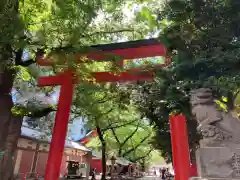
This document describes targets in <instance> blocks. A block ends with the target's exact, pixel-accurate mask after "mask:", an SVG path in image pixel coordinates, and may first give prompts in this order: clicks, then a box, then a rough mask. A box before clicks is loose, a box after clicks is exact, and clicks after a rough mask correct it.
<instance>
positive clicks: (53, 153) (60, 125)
mask: <svg viewBox="0 0 240 180" xmlns="http://www.w3.org/2000/svg"><path fill="white" fill-rule="evenodd" d="M89 49H90V51H89V50H88V51H87V53H86V52H85V53H82V52H81V53H75V54H74V57H75V59H74V60H75V63H83V61H82V59H81V58H82V57H83V56H86V57H88V58H89V59H91V60H93V61H111V58H110V56H109V54H111V55H115V56H118V57H119V58H120V63H119V66H120V67H123V64H124V63H123V61H124V60H125V59H127V60H132V59H138V58H147V57H156V56H163V57H166V50H165V47H164V46H163V45H162V44H161V43H160V42H159V41H158V40H157V39H148V40H138V41H130V42H124V43H115V44H106V45H95V46H91V47H90V48H89ZM66 61H67V59H66ZM37 63H38V64H39V65H40V66H51V65H58V64H59V63H60V62H56V61H53V59H51V57H42V58H39V59H38V60H37ZM63 63H64V62H63ZM166 65H168V61H165V63H164V64H161V65H157V66H156V67H157V68H159V67H163V66H166ZM134 72H136V73H134ZM92 75H93V77H95V79H96V81H97V82H119V81H121V82H125V81H138V80H147V79H152V78H153V77H154V74H153V72H152V70H150V71H146V70H142V69H134V70H133V69H129V70H123V71H121V72H120V73H119V74H117V75H116V74H113V73H112V72H93V73H92ZM76 83H79V82H78V81H76V79H75V76H74V71H73V70H72V69H71V70H69V69H67V70H66V71H64V72H62V73H59V74H57V75H55V76H48V77H41V78H40V79H39V82H38V85H39V86H55V85H60V86H61V89H60V96H59V102H58V109H57V113H56V118H55V125H54V129H53V136H52V141H51V146H50V151H49V156H48V162H47V167H46V172H45V180H57V179H59V174H60V166H61V161H62V155H63V150H64V143H65V138H66V133H67V127H68V119H69V114H70V108H71V104H72V96H73V89H74V84H76Z"/></svg>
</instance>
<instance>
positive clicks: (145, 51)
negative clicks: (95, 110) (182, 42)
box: [37, 44, 166, 66]
mask: <svg viewBox="0 0 240 180" xmlns="http://www.w3.org/2000/svg"><path fill="white" fill-rule="evenodd" d="M165 54H166V49H165V47H164V46H163V45H162V44H157V45H149V46H140V47H137V48H129V49H117V50H113V51H97V50H96V51H95V52H91V54H86V55H83V54H75V58H76V63H83V62H84V61H83V57H84V56H87V58H89V60H94V61H112V60H113V58H112V57H114V56H117V57H118V58H120V59H128V60H133V59H138V58H146V57H155V56H165ZM37 63H38V64H39V65H40V66H53V65H56V63H57V65H60V64H64V61H63V63H60V62H55V61H54V60H53V59H51V58H49V57H41V58H38V59H37ZM120 64H121V63H120Z"/></svg>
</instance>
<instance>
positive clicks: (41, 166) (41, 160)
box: [36, 152, 48, 176]
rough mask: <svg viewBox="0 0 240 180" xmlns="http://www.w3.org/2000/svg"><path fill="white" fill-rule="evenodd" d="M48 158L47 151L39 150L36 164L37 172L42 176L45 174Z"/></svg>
mask: <svg viewBox="0 0 240 180" xmlns="http://www.w3.org/2000/svg"><path fill="white" fill-rule="evenodd" d="M47 159H48V153H47V152H39V154H38V160H37V164H36V173H38V174H39V175H40V176H44V174H45V169H46V164H47Z"/></svg>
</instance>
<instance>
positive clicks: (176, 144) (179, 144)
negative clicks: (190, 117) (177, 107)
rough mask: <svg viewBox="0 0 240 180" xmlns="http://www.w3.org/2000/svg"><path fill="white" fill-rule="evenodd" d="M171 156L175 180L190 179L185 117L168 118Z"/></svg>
mask: <svg viewBox="0 0 240 180" xmlns="http://www.w3.org/2000/svg"><path fill="white" fill-rule="evenodd" d="M169 120H170V128H171V138H172V155H173V165H174V171H175V180H188V179H189V177H190V154H189V144H188V135H187V125H186V119H185V116H183V115H182V114H180V115H177V116H174V115H173V116H170V118H169Z"/></svg>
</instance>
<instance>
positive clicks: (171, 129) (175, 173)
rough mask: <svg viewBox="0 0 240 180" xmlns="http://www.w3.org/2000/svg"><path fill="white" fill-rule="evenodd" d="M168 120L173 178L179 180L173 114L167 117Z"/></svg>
mask: <svg viewBox="0 0 240 180" xmlns="http://www.w3.org/2000/svg"><path fill="white" fill-rule="evenodd" d="M169 121H170V132H171V144H172V159H173V169H174V180H179V172H178V170H179V168H178V160H177V158H178V156H177V151H176V134H175V133H174V132H175V129H176V126H175V125H176V123H174V116H173V115H171V116H170V117H169Z"/></svg>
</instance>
